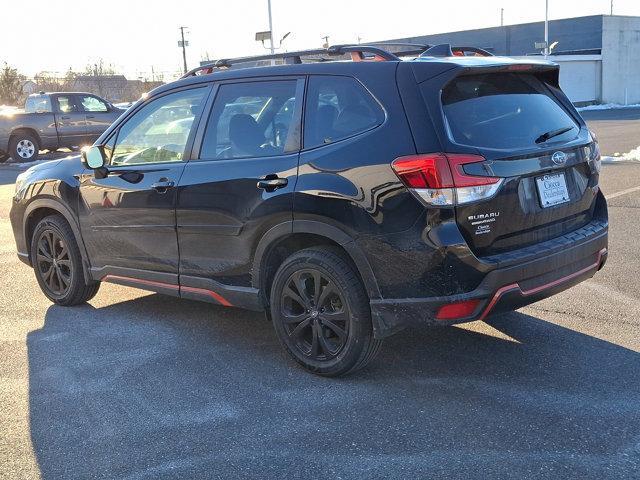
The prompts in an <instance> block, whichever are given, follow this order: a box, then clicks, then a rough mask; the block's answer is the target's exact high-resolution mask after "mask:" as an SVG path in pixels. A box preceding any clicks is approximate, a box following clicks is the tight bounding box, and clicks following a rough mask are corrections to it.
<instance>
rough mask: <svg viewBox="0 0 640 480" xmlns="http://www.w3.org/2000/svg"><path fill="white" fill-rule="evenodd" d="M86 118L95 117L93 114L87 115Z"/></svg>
mask: <svg viewBox="0 0 640 480" xmlns="http://www.w3.org/2000/svg"><path fill="white" fill-rule="evenodd" d="M87 118H96V116H95V115H87Z"/></svg>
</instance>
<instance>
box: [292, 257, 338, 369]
mask: <svg viewBox="0 0 640 480" xmlns="http://www.w3.org/2000/svg"><path fill="white" fill-rule="evenodd" d="M280 314H281V315H282V319H283V322H284V328H285V331H286V333H287V335H289V337H290V338H291V339H292V342H293V343H294V345H295V346H296V347H297V348H298V349H299V351H300V352H301V353H303V354H304V355H306V356H308V357H310V358H311V359H314V360H321V361H322V360H329V359H331V358H334V357H336V356H337V355H338V354H339V353H340V351H341V350H342V348H343V347H344V345H345V343H346V340H347V336H348V334H349V312H348V309H347V306H346V304H345V301H344V298H343V296H342V294H341V292H340V291H339V289H338V288H337V287H336V285H335V283H333V281H331V279H329V278H327V277H326V276H325V275H323V274H322V272H320V271H318V270H315V269H304V270H299V271H297V272H294V273H293V274H292V275H290V276H289V279H288V280H287V282H286V286H285V288H284V290H283V291H282V295H281V301H280Z"/></svg>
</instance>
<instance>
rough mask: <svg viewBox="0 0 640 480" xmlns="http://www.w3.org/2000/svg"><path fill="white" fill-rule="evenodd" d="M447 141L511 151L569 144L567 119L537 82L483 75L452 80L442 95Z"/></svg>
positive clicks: (574, 130) (571, 124) (572, 131)
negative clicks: (538, 146)
mask: <svg viewBox="0 0 640 480" xmlns="http://www.w3.org/2000/svg"><path fill="white" fill-rule="evenodd" d="M442 106H443V109H444V114H445V118H446V121H447V127H448V129H449V136H450V138H451V139H452V140H453V141H454V142H456V143H459V144H463V145H471V146H474V147H482V148H495V149H516V148H526V147H532V146H535V145H537V144H543V143H544V142H545V140H544V135H545V134H550V133H551V132H559V131H561V130H566V131H565V132H564V133H561V134H556V135H554V136H553V137H552V138H550V139H549V140H548V141H549V142H558V141H568V140H572V139H574V138H575V137H576V136H577V134H578V131H579V127H578V125H577V124H576V122H575V120H574V119H573V117H572V116H571V115H570V114H569V113H568V112H567V111H566V110H565V109H564V108H563V107H562V106H561V105H560V104H559V103H558V101H557V100H556V99H555V98H554V97H553V95H552V94H551V92H550V90H549V89H548V87H547V86H546V85H545V84H544V83H543V82H542V81H541V80H539V79H538V78H537V77H535V76H534V75H529V74H522V73H489V74H482V75H468V76H461V77H458V78H456V79H455V80H454V81H453V82H451V83H450V84H449V85H447V87H446V88H445V89H444V90H443V92H442Z"/></svg>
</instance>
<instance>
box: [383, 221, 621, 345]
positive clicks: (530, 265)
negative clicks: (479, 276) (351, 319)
mask: <svg viewBox="0 0 640 480" xmlns="http://www.w3.org/2000/svg"><path fill="white" fill-rule="evenodd" d="M580 230H582V231H586V232H587V233H588V234H585V235H582V234H580V233H578V232H573V233H571V234H569V235H567V236H565V237H563V238H561V239H555V240H553V241H550V242H544V243H543V244H540V245H537V246H535V247H531V248H527V249H523V250H522V251H520V252H518V253H515V252H513V253H510V254H508V255H502V256H496V257H491V258H488V259H482V260H479V261H483V263H484V262H487V260H490V261H491V262H490V263H491V264H492V265H494V266H495V267H497V268H495V269H493V270H491V271H490V272H488V273H487V274H486V275H485V277H484V279H483V280H482V282H481V283H480V284H479V285H478V287H477V288H476V289H474V290H473V291H471V292H468V293H463V294H458V295H450V296H443V297H427V298H408V299H374V300H372V301H371V314H372V319H373V324H374V330H375V333H376V336H377V337H378V338H382V337H386V336H389V335H391V334H393V333H396V332H398V331H400V330H402V329H403V328H405V327H407V326H409V325H452V324H456V323H464V322H471V321H475V320H484V319H486V318H487V317H489V316H491V315H493V314H496V313H501V312H505V311H510V310H515V309H517V308H520V307H523V306H525V305H528V304H530V303H533V302H537V301H538V300H542V299H543V298H547V297H550V296H552V295H555V294H556V293H559V292H561V291H563V290H566V289H567V288H570V287H572V286H574V285H576V284H578V283H580V282H582V281H584V280H587V279H589V278H591V277H592V276H593V275H594V274H595V273H596V272H597V271H598V270H600V269H601V268H602V267H603V265H604V264H605V262H606V260H607V245H608V225H607V223H606V221H605V222H598V221H594V222H593V223H592V224H590V225H589V226H587V227H586V229H580ZM466 300H479V303H478V305H477V307H476V308H475V310H474V311H473V313H472V314H471V315H469V316H468V317H464V318H459V319H456V320H437V319H436V318H435V316H436V312H437V311H438V309H439V308H440V307H441V306H443V305H447V304H451V303H456V302H463V301H466Z"/></svg>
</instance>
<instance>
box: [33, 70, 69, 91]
mask: <svg viewBox="0 0 640 480" xmlns="http://www.w3.org/2000/svg"><path fill="white" fill-rule="evenodd" d="M33 81H34V82H36V85H37V86H38V90H41V91H43V92H59V91H60V90H61V86H62V82H61V79H60V77H59V76H58V75H56V74H55V73H52V72H38V73H36V74H35V75H34V77H33Z"/></svg>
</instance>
